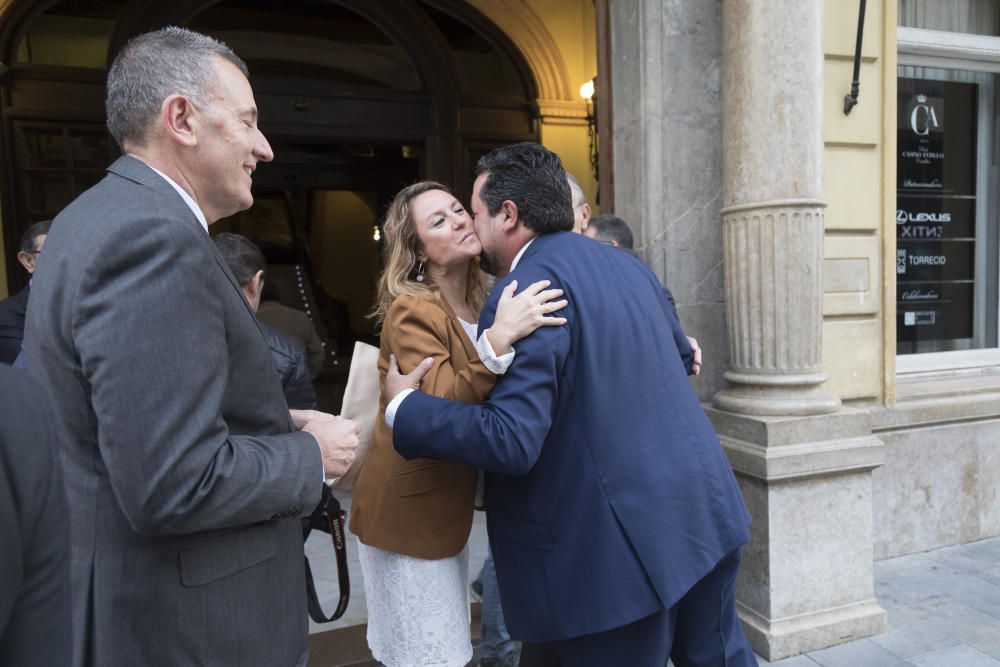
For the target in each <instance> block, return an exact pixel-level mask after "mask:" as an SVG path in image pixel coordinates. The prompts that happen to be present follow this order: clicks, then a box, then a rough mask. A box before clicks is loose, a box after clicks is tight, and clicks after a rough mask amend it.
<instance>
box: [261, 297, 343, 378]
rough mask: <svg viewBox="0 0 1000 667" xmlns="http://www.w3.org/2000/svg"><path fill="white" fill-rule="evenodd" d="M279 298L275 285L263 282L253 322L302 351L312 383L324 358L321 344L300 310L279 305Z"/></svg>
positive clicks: (310, 322)
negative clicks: (258, 321)
mask: <svg viewBox="0 0 1000 667" xmlns="http://www.w3.org/2000/svg"><path fill="white" fill-rule="evenodd" d="M280 298H281V292H280V291H279V289H278V285H277V283H275V282H273V281H271V282H265V283H264V288H263V293H262V294H261V302H260V307H259V308H258V309H257V319H258V320H260V321H261V322H263V323H264V324H266V325H267V326H269V327H271V328H272V329H274V330H275V331H277V332H278V333H280V334H282V335H283V336H285V337H287V338H289V339H291V340H293V341H295V343H296V344H297V345H298V346H299V347H301V348H302V349H303V350H305V353H306V357H307V359H308V361H309V376H310V377H311V378H312V379H313V380H315V379H316V378H317V377H318V376H319V374H320V372H321V371H322V370H323V361H324V359H325V358H326V352H325V350H324V349H323V341H322V340H320V338H319V334H317V333H316V327H315V326H314V325H313V321H312V319H310V317H309V316H308V315H306V314H305V313H303V312H302V311H301V310H295V309H294V308H289V307H288V306H286V305H284V304H282V303H281V302H280V301H279V299H280Z"/></svg>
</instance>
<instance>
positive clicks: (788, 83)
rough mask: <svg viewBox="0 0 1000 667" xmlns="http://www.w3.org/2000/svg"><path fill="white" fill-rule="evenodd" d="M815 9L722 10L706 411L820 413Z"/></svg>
mask: <svg viewBox="0 0 1000 667" xmlns="http://www.w3.org/2000/svg"><path fill="white" fill-rule="evenodd" d="M822 19H823V6H822V2H819V1H818V0H803V1H802V2H794V1H787V2H775V1H774V0H738V1H727V2H726V3H725V4H724V9H723V29H722V40H723V67H722V97H723V107H722V108H723V121H722V145H723V165H724V168H723V174H722V219H723V239H724V240H723V253H724V261H725V276H726V316H727V321H728V330H729V352H730V363H731V369H730V370H729V371H728V372H727V373H725V378H726V380H728V381H729V383H730V385H731V386H730V388H728V389H725V390H723V391H721V392H719V393H718V394H716V396H715V401H714V402H715V405H716V407H718V408H720V409H722V410H727V411H730V412H738V413H742V414H751V415H810V414H824V413H830V412H833V411H835V410H836V409H837V408H838V407H840V400H839V399H838V398H837V397H836V396H834V395H832V394H830V393H829V392H827V391H825V390H823V389H822V388H821V386H820V385H822V383H823V382H824V381H825V380H826V375H824V374H823V372H822V370H821V368H820V356H821V353H822V325H823V314H822V299H823V282H822V275H821V268H822V266H823V208H824V207H825V206H826V204H825V202H824V201H823V43H822V33H823V20H822Z"/></svg>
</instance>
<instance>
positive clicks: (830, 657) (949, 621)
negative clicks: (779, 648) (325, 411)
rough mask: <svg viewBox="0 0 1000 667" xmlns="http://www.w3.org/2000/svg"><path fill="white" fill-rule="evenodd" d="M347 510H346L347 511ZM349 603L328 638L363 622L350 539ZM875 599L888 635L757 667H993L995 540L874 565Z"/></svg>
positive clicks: (482, 552)
mask: <svg viewBox="0 0 1000 667" xmlns="http://www.w3.org/2000/svg"><path fill="white" fill-rule="evenodd" d="M346 505H348V506H349V503H346ZM485 524H486V522H485V517H484V515H483V514H481V513H478V512H477V513H476V518H475V522H474V525H473V531H472V538H471V539H470V546H469V548H470V558H469V560H470V568H469V569H470V572H469V575H470V578H474V577H475V576H476V574H478V572H479V567H480V565H481V564H482V562H483V560H484V559H485V558H486V525H485ZM348 551H349V553H350V555H351V577H352V580H353V581H352V584H353V585H352V587H351V588H352V599H351V605H350V607H349V608H348V611H347V614H345V615H344V617H343V618H342V619H341V620H340V621H338V622H336V623H334V624H330V625H325V626H322V627H317V628H314V630H330V629H334V628H339V627H347V626H352V625H357V624H359V623H364V622H365V614H366V611H365V604H364V585H363V583H362V581H361V568H360V567H359V565H358V562H357V548H355V547H354V538H353V536H350V542H349V550H348ZM306 553H307V555H309V557H310V560H311V561H312V567H313V571H314V573H315V575H316V587H317V590H318V592H319V595H320V599H321V600H322V601H323V604H324V606H325V607H326V608H327V609H328V610H329V609H333V607H334V606H335V604H336V598H337V595H338V593H337V574H336V565H335V564H334V560H333V554H332V550H331V547H330V542H329V536H327V535H325V534H322V535H321V534H313V535H312V536H310V538H309V541H308V543H307V545H306ZM875 592H876V595H877V596H878V599H879V602H880V603H881V604H882V606H883V607H885V609H886V611H888V613H889V630H888V631H887V632H885V633H884V634H881V635H878V636H876V637H871V638H869V639H862V640H860V641H856V642H851V643H850V644H843V645H841V646H835V647H833V648H828V649H824V650H821V651H814V652H812V653H808V654H806V655H801V656H797V657H794V658H788V659H785V660H779V661H776V662H773V663H768V662H766V661H764V660H761V661H760V664H761V665H762V666H763V667H766V666H767V665H774V666H775V667H816V665H822V666H823V667H893V666H898V665H903V666H907V665H914V666H919V667H987V666H992V667H1000V538H995V539H990V540H983V541H980V542H973V543H971V544H965V545H962V546H957V547H946V548H943V549H938V550H936V551H931V552H927V553H921V554H914V555H910V556H903V557H901V558H894V559H890V560H884V561H879V562H877V563H876V564H875Z"/></svg>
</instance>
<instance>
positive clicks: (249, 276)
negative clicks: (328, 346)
mask: <svg viewBox="0 0 1000 667" xmlns="http://www.w3.org/2000/svg"><path fill="white" fill-rule="evenodd" d="M212 240H213V241H214V242H215V247H216V248H218V249H219V254H221V255H222V259H224V260H226V265H227V266H229V270H230V271H232V272H233V276H234V277H235V278H236V282H237V283H238V284H239V285H240V287H241V288H242V289H243V296H245V297H246V300H247V303H249V304H250V307H251V308H252V309H253V311H254V312H255V313H256V312H257V308H258V307H259V306H260V294H261V291H262V290H263V287H264V284H265V278H264V266H265V265H266V260H265V259H264V253H262V252H261V251H260V248H258V247H257V246H256V245H254V244H253V242H251V241H250V239H248V238H247V237H245V236H241V235H240V234H230V233H228V232H224V233H222V234H216V235H215V236H213V237H212ZM257 325H258V326H259V327H260V333H261V335H262V336H264V342H266V343H267V346H268V347H269V348H271V356H272V357H274V366H275V368H276V369H277V371H278V376H279V377H280V378H281V387H282V389H284V391H285V401H286V402H287V403H288V407H289V408H292V409H295V410H313V409H315V407H316V390H315V389H314V388H313V385H312V381H311V380H310V379H309V368H308V367H307V366H306V356H305V352H304V351H303V350H302V348H300V347H299V346H298V345H297V344H296V343H295V342H294V341H292V340H289V339H288V338H286V337H285V336H283V335H281V334H280V333H278V332H277V331H275V330H274V329H272V328H271V327H269V326H267V325H266V324H264V323H263V322H257Z"/></svg>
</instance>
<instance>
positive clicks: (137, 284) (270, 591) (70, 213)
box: [25, 28, 357, 667]
mask: <svg viewBox="0 0 1000 667" xmlns="http://www.w3.org/2000/svg"><path fill="white" fill-rule="evenodd" d="M246 74H247V72H246V65H245V64H244V63H243V61H241V60H240V59H239V58H238V57H237V56H236V55H235V54H233V52H232V51H231V50H230V49H229V48H228V47H226V46H225V45H224V44H222V43H220V42H217V41H215V40H213V39H211V38H209V37H206V36H204V35H199V34H197V33H193V32H190V31H187V30H182V29H179V28H166V29H163V30H160V31H157V32H154V33H149V34H147V35H143V36H140V37H138V38H136V39H134V40H133V41H131V42H130V43H129V44H128V45H126V46H125V48H124V49H122V51H121V52H120V53H119V55H118V56H117V58H116V59H115V62H114V64H113V65H112V66H111V69H110V71H109V73H108V96H107V111H108V128H109V130H110V131H111V134H112V136H114V138H115V139H116V140H117V141H118V143H119V144H120V146H121V148H122V151H123V152H124V154H125V155H124V157H122V158H121V159H119V160H118V161H116V162H115V163H114V164H113V165H111V167H110V168H109V169H108V172H109V173H108V175H107V177H106V178H105V179H104V180H102V181H101V182H100V183H99V184H98V185H96V186H94V187H93V188H91V189H90V190H88V191H87V192H85V193H83V194H82V195H81V196H80V197H79V198H77V199H76V201H74V202H73V203H72V204H70V205H69V206H68V207H67V208H66V209H65V210H64V211H63V212H62V213H61V214H60V215H59V216H58V217H57V218H56V219H55V221H54V222H53V224H52V229H51V232H50V234H49V237H48V239H47V242H46V246H45V253H46V257H45V260H44V261H42V262H41V264H40V266H39V270H38V271H37V272H36V274H35V279H34V283H33V286H32V298H31V307H30V308H29V312H28V322H27V333H26V336H25V338H26V340H27V355H28V371H29V372H30V373H31V374H32V375H34V376H35V378H37V379H38V381H39V382H40V383H41V384H42V386H43V388H44V389H45V390H46V391H47V393H48V394H49V396H51V397H52V399H53V403H54V407H55V409H56V413H57V414H56V418H55V423H54V426H55V429H56V437H57V440H58V441H59V442H60V444H61V445H62V459H63V462H64V467H65V470H64V472H65V477H66V484H67V495H68V499H69V505H70V514H69V521H68V526H69V529H70V530H71V544H72V559H71V591H72V595H71V607H72V609H71V611H72V617H73V635H74V636H73V644H74V645H73V654H74V655H73V664H74V665H195V664H197V665H243V666H248V665H266V666H268V667H271V666H274V665H289V666H291V665H304V664H305V662H306V658H307V655H306V653H307V649H306V639H307V632H308V625H307V620H306V592H305V576H304V561H303V550H302V532H301V531H302V528H301V522H300V519H299V518H298V517H300V516H301V515H302V514H303V513H309V512H311V511H312V509H313V508H314V507H316V505H317V504H318V503H319V502H320V498H321V488H322V484H323V481H324V478H325V477H336V476H338V475H342V474H343V473H344V472H345V471H346V468H347V466H348V465H349V464H350V462H351V461H352V460H353V457H354V449H355V447H356V446H357V427H356V425H355V424H354V423H353V422H350V421H347V420H344V419H340V418H339V417H334V416H332V415H326V414H322V413H318V412H313V411H306V412H299V413H293V415H290V414H289V411H288V408H287V406H286V404H285V399H284V397H283V395H282V390H281V384H280V382H279V380H278V377H277V374H276V373H275V372H274V364H273V362H272V360H271V353H270V351H269V350H268V347H267V345H266V344H265V342H264V339H263V338H262V337H261V334H260V330H259V329H258V328H257V324H256V320H255V318H254V314H253V311H252V310H251V309H250V307H249V305H248V304H247V302H246V300H245V299H244V298H243V294H242V292H241V291H240V286H239V285H238V284H237V283H236V280H235V279H234V278H233V275H232V273H231V272H230V271H229V269H228V268H227V267H226V265H225V263H224V262H223V260H222V258H221V257H220V256H219V253H218V252H217V250H216V248H215V245H214V244H213V243H212V241H211V239H210V238H209V236H208V224H209V223H211V222H214V221H215V220H218V219H219V218H222V217H225V216H228V215H231V214H233V213H235V212H237V211H240V210H243V209H246V208H248V207H249V206H250V205H251V204H252V203H253V198H252V196H251V194H250V186H251V175H252V174H253V171H254V169H255V168H256V166H257V164H258V163H259V162H267V161H269V160H271V159H272V157H273V155H272V153H271V148H270V146H269V145H268V143H267V140H266V139H265V138H264V135H263V134H261V132H260V131H259V130H258V129H257V111H256V105H255V103H254V99H253V91H252V90H251V88H250V84H249V83H248V81H247V77H246ZM293 417H294V424H293ZM296 427H297V428H298V430H296Z"/></svg>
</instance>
